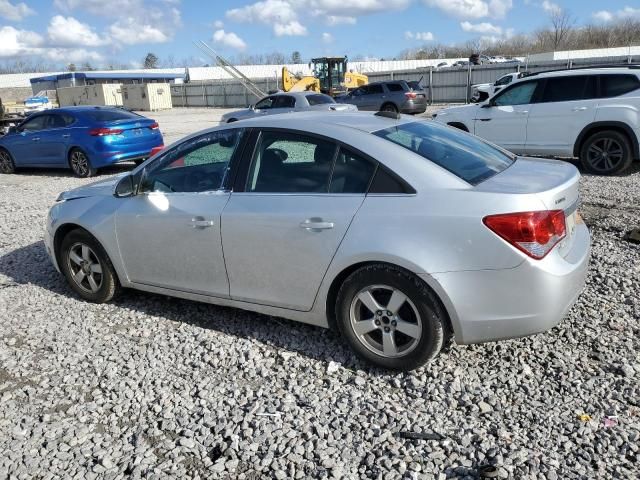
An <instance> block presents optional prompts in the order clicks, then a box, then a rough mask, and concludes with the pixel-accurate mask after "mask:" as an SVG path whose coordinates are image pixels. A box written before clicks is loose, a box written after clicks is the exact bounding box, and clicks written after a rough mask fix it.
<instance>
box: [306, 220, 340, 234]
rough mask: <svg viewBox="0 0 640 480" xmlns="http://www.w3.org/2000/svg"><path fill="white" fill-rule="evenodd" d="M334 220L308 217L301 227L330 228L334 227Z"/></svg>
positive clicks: (312, 228)
mask: <svg viewBox="0 0 640 480" xmlns="http://www.w3.org/2000/svg"><path fill="white" fill-rule="evenodd" d="M334 226H335V225H334V223H333V222H325V221H324V220H322V219H321V218H307V219H306V220H305V221H304V222H302V223H301V224H300V227H302V228H304V229H305V230H310V231H314V230H330V229H332V228H333V227H334Z"/></svg>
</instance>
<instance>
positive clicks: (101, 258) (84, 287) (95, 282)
mask: <svg viewBox="0 0 640 480" xmlns="http://www.w3.org/2000/svg"><path fill="white" fill-rule="evenodd" d="M58 258H59V259H60V262H59V263H60V269H61V270H62V273H64V276H65V277H66V278H67V281H68V282H69V285H70V286H71V288H72V289H73V290H74V291H75V292H76V293H77V294H78V295H79V296H80V297H81V298H82V299H84V300H87V301H89V302H94V303H105V302H108V301H110V300H111V299H113V297H115V296H116V294H117V293H118V291H119V289H120V283H119V282H118V277H117V275H116V272H115V269H114V268H113V265H112V264H111V260H109V256H108V255H107V253H106V252H105V251H104V249H103V248H102V245H100V243H99V242H98V241H97V240H96V239H95V238H94V237H93V236H91V235H90V234H89V233H88V232H86V231H85V230H80V229H78V230H73V231H71V232H69V233H68V234H67V236H66V237H64V239H63V240H62V244H61V246H60V253H59V256H58Z"/></svg>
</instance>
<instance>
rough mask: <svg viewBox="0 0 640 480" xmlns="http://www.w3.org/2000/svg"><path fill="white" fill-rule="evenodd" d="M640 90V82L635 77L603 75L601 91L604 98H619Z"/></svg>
mask: <svg viewBox="0 0 640 480" xmlns="http://www.w3.org/2000/svg"><path fill="white" fill-rule="evenodd" d="M637 88H640V80H638V77H636V76H635V75H602V76H601V77H600V89H601V90H602V92H601V93H602V96H603V97H617V96H618V95H624V94H625V93H629V92H633V91H634V90H636V89H637Z"/></svg>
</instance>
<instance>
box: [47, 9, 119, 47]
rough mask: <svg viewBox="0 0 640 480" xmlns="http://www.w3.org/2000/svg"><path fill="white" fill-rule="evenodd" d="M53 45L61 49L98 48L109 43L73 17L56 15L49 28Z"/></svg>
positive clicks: (48, 31)
mask: <svg viewBox="0 0 640 480" xmlns="http://www.w3.org/2000/svg"><path fill="white" fill-rule="evenodd" d="M47 33H48V34H49V41H50V42H51V44H53V45H55V46H60V47H69V46H77V45H83V46H87V47H97V46H100V45H104V44H105V43H107V42H108V41H107V39H104V38H101V37H100V36H99V35H98V34H97V33H95V32H94V31H93V30H92V29H91V27H90V26H89V25H87V24H86V23H81V22H79V21H78V20H76V19H75V18H73V17H63V16H62V15H56V16H55V17H53V18H52V19H51V22H50V23H49V27H48V28H47Z"/></svg>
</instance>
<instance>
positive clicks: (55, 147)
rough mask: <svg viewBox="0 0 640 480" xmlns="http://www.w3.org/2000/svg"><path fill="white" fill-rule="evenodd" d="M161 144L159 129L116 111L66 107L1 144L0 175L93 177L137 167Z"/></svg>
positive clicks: (36, 117) (33, 119) (36, 118)
mask: <svg viewBox="0 0 640 480" xmlns="http://www.w3.org/2000/svg"><path fill="white" fill-rule="evenodd" d="M162 144H163V140H162V134H161V133H160V129H159V126H158V123H157V122H156V121H155V120H152V119H150V118H146V117H143V116H142V115H138V114H137V113H133V112H129V111H126V110H123V109H120V108H115V107H92V106H82V107H65V108H56V109H52V110H47V111H45V112H39V113H34V114H32V115H31V116H29V117H28V118H27V119H26V120H24V121H23V122H22V123H20V124H19V125H18V126H17V127H12V128H11V129H10V130H9V133H7V134H6V135H4V136H3V137H1V138H0V172H1V173H13V172H14V171H15V169H16V168H20V167H44V168H71V170H72V171H73V173H74V174H75V175H76V176H78V177H91V176H93V175H95V174H96V172H97V171H98V169H99V168H102V167H106V166H108V165H113V164H115V163H118V162H126V161H136V162H140V161H142V160H144V159H146V158H148V157H149V156H150V152H151V150H152V149H153V148H154V147H157V146H160V145H162Z"/></svg>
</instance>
